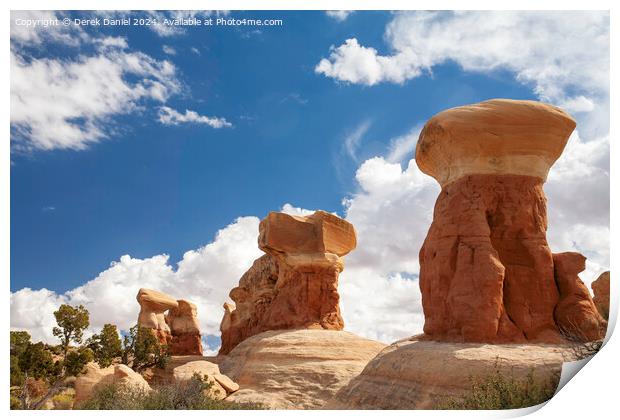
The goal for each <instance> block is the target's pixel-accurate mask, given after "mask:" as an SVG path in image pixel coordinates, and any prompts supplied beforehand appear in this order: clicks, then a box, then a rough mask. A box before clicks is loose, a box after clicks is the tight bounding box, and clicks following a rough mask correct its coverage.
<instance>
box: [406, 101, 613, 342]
mask: <svg viewBox="0 0 620 420" xmlns="http://www.w3.org/2000/svg"><path fill="white" fill-rule="evenodd" d="M574 128H575V121H574V120H573V119H572V118H571V117H570V116H569V115H568V114H566V113H565V112H563V111H562V110H560V109H559V108H556V107H553V106H551V105H546V104H542V103H539V102H533V101H513V100H499V99H496V100H491V101H486V102H482V103H479V104H475V105H468V106H462V107H458V108H453V109H449V110H447V111H444V112H441V113H439V114H437V115H435V116H434V117H433V118H431V119H430V120H429V121H428V122H427V123H426V125H425V126H424V128H423V130H422V132H421V133H420V138H419V140H418V144H417V147H416V162H417V164H418V166H419V168H420V169H421V170H422V171H423V172H424V173H426V174H428V175H430V176H432V177H434V178H435V179H436V180H437V181H438V182H439V183H440V184H441V187H442V190H441V193H440V195H439V197H438V199H437V202H436V204H435V209H434V214H433V222H432V224H431V227H430V229H429V232H428V234H427V237H426V239H425V241H424V244H423V246H422V248H421V250H420V255H419V257H420V288H421V291H422V304H423V308H424V315H425V325H424V332H425V334H427V336H429V337H430V338H432V339H435V340H446V341H465V342H484V343H504V342H546V343H559V342H562V341H563V340H564V337H563V335H562V334H561V333H560V329H564V328H563V327H562V328H560V327H559V326H563V325H565V324H569V323H572V324H575V322H573V321H574V320H578V321H576V322H577V324H579V325H580V327H579V329H580V330H583V329H585V331H579V335H581V336H582V337H587V338H588V339H596V338H601V337H602V336H601V333H600V332H601V331H604V326H603V325H602V320H601V319H597V318H596V317H595V316H593V314H592V305H590V303H591V299H590V300H588V299H589V294H588V293H587V290H586V291H585V292H586V293H585V294H584V293H583V289H580V288H579V285H578V282H579V280H578V277H577V274H576V273H577V272H578V271H577V272H576V273H573V274H574V275H573V274H570V275H567V276H564V277H563V275H564V274H566V273H565V272H564V271H563V269H559V271H558V270H556V269H555V268H556V264H555V263H554V256H553V254H552V252H551V250H550V249H549V245H548V243H547V239H546V230H547V209H546V197H545V194H544V192H543V183H544V182H545V180H546V177H547V173H548V172H549V169H550V168H551V166H552V165H553V163H554V162H555V161H556V160H557V159H558V158H559V157H560V155H561V153H562V151H563V149H564V146H565V145H566V142H567V141H568V137H569V136H570V134H571V132H572V131H573V129H574ZM570 258H573V257H570ZM556 262H557V261H556ZM577 289H579V292H578V293H574V291H575V290H577ZM568 290H570V291H568ZM569 295H570V297H569ZM586 295H587V296H586ZM561 299H562V301H563V302H568V300H567V299H569V300H572V301H573V303H574V305H572V304H571V308H570V310H568V309H566V308H564V309H562V308H559V309H558V310H557V311H556V307H557V306H558V303H560V300H561Z"/></svg>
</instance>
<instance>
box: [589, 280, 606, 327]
mask: <svg viewBox="0 0 620 420" xmlns="http://www.w3.org/2000/svg"><path fill="white" fill-rule="evenodd" d="M592 290H593V291H594V304H595V305H596V309H598V312H599V313H600V314H601V316H602V317H603V318H605V319H609V271H605V272H604V273H603V274H601V275H600V276H598V278H597V279H596V280H594V281H593V282H592Z"/></svg>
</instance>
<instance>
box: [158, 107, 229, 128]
mask: <svg viewBox="0 0 620 420" xmlns="http://www.w3.org/2000/svg"><path fill="white" fill-rule="evenodd" d="M159 122H160V123H162V124H164V125H179V124H185V123H193V124H205V125H208V126H210V127H213V128H225V127H232V124H231V123H229V122H228V121H226V119H225V118H218V117H208V116H206V115H200V114H199V113H197V112H196V111H192V110H189V109H186V110H185V113H183V114H182V113H180V112H179V111H177V110H175V109H172V108H170V107H167V106H162V107H161V108H159Z"/></svg>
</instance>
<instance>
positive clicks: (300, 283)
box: [220, 210, 356, 354]
mask: <svg viewBox="0 0 620 420" xmlns="http://www.w3.org/2000/svg"><path fill="white" fill-rule="evenodd" d="M259 230H260V234H259V237H258V246H259V248H260V249H261V250H263V251H265V252H266V255H263V256H262V257H260V258H258V259H257V260H256V261H254V264H253V265H252V267H251V268H250V269H249V270H248V271H247V272H246V273H245V274H244V275H243V276H242V277H241V279H240V280H239V286H238V287H235V288H234V289H232V290H231V292H230V298H231V299H232V300H233V301H234V302H235V304H234V305H232V304H230V303H227V304H225V305H224V309H225V313H224V318H223V319H222V323H221V325H220V330H221V332H222V346H221V348H220V354H227V353H228V352H230V350H232V349H233V348H234V347H235V346H236V345H237V344H238V343H240V342H241V341H243V340H245V339H246V338H248V337H250V336H253V335H255V334H258V333H261V332H264V331H269V330H286V329H294V328H317V329H326V330H342V329H343V327H344V322H343V320H342V317H341V315H340V307H339V301H340V296H339V294H338V275H339V274H340V272H341V271H342V270H343V268H344V263H343V260H342V257H343V256H344V255H346V254H348V253H349V252H350V251H351V250H353V249H354V248H355V246H356V236H355V229H354V228H353V225H351V224H350V223H348V222H347V221H345V220H343V219H341V218H339V217H338V216H335V215H333V214H330V213H326V212H324V211H320V210H319V211H317V212H315V213H313V214H311V215H309V216H292V215H289V214H285V213H276V212H272V213H269V215H268V216H267V217H266V218H265V219H263V220H262V221H261V223H260V227H259Z"/></svg>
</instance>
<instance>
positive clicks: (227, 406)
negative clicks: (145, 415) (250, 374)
mask: <svg viewBox="0 0 620 420" xmlns="http://www.w3.org/2000/svg"><path fill="white" fill-rule="evenodd" d="M210 388H211V384H210V383H209V382H208V381H207V380H206V378H200V376H198V375H194V377H192V379H190V380H189V381H186V382H182V383H178V384H170V385H162V386H159V387H157V388H155V389H154V390H153V391H151V392H147V391H143V390H140V389H136V388H129V387H126V386H122V385H119V384H115V383H112V384H107V385H103V386H101V387H98V388H97V389H96V390H95V393H94V394H93V396H92V397H91V399H90V400H88V401H86V402H85V403H84V404H82V405H81V406H80V407H77V408H79V409H82V410H253V409H260V408H262V407H261V406H259V405H258V404H238V403H232V402H227V401H221V400H216V399H214V398H212V397H211V396H209V390H210Z"/></svg>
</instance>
